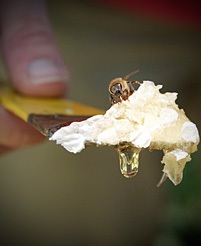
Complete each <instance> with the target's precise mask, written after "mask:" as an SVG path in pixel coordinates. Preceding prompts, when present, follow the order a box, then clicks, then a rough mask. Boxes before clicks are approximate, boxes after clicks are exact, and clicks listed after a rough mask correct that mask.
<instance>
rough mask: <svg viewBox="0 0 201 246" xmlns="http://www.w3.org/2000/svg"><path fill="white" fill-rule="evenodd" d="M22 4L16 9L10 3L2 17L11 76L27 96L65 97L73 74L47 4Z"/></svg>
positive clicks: (19, 89)
mask: <svg viewBox="0 0 201 246" xmlns="http://www.w3.org/2000/svg"><path fill="white" fill-rule="evenodd" d="M18 5H19V6H20V7H19V6H18ZM18 5H15V10H14V9H13V8H11V6H10V4H6V5H5V6H4V7H5V9H4V12H3V14H2V49H3V57H4V62H5V65H6V69H7V72H8V77H9V79H10V80H11V82H12V83H13V85H14V87H15V88H16V89H17V90H18V91H19V92H21V93H23V94H26V95H29V96H39V97H41V96H42V97H43V96H45V97H51V96H62V95H64V94H65V93H66V91H67V90H68V88H69V81H70V72H69V69H68V67H67V66H66V65H65V62H64V60H63V57H62V55H61V54H60V52H59V50H58V47H57V45H56V43H55V40H54V36H53V33H52V30H51V27H50V24H49V21H48V17H47V13H46V8H45V5H44V3H43V1H26V0H20V1H19V4H18ZM30 9H31V10H32V11H31V12H30V11H29V10H30ZM27 12H28V14H27Z"/></svg>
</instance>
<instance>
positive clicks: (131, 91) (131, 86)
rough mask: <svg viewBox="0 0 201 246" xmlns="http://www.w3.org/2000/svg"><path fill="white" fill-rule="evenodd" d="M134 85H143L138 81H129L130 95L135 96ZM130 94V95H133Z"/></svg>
mask: <svg viewBox="0 0 201 246" xmlns="http://www.w3.org/2000/svg"><path fill="white" fill-rule="evenodd" d="M133 84H138V85H141V83H140V82H139V81H137V80H135V81H128V85H129V88H130V93H131V94H133V92H134V91H135V89H134V87H133ZM131 94H130V95H131Z"/></svg>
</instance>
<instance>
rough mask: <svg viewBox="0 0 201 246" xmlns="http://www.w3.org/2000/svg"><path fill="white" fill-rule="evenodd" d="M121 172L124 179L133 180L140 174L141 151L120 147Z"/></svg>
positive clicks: (118, 149)
mask: <svg viewBox="0 0 201 246" xmlns="http://www.w3.org/2000/svg"><path fill="white" fill-rule="evenodd" d="M117 151H118V153H119V161H120V170H121V173H122V174H123V176H124V177H126V178H132V177H134V176H135V175H136V174H137V172H138V167H139V152H140V150H139V149H136V148H133V147H130V146H128V147H118V148H117Z"/></svg>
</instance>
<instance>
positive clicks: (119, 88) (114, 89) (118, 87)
mask: <svg viewBox="0 0 201 246" xmlns="http://www.w3.org/2000/svg"><path fill="white" fill-rule="evenodd" d="M110 91H111V92H112V94H114V95H116V96H117V95H121V94H122V85H121V84H120V83H116V84H114V85H112V86H111V88H110Z"/></svg>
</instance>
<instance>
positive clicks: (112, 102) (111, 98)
mask: <svg viewBox="0 0 201 246" xmlns="http://www.w3.org/2000/svg"><path fill="white" fill-rule="evenodd" d="M109 100H110V104H111V105H114V104H115V100H114V98H113V96H112V95H110V97H109Z"/></svg>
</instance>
